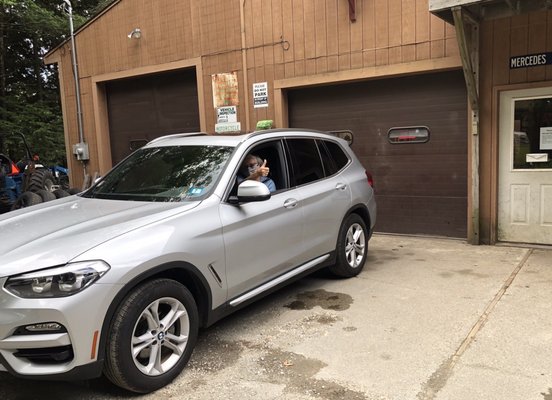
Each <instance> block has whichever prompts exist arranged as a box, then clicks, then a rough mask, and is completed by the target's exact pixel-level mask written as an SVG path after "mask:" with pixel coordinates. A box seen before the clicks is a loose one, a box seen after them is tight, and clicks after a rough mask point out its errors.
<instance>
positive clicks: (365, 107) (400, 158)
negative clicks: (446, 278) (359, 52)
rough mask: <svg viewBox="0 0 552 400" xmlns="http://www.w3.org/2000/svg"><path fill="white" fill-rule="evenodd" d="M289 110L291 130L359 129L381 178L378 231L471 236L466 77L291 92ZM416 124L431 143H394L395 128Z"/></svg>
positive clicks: (365, 157)
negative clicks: (398, 211)
mask: <svg viewBox="0 0 552 400" xmlns="http://www.w3.org/2000/svg"><path fill="white" fill-rule="evenodd" d="M288 104H289V125H290V126H291V127H294V128H311V129H320V130H343V129H350V130H352V131H353V133H354V143H353V146H352V147H353V150H354V151H355V153H356V154H357V155H358V156H359V158H360V160H361V162H362V163H363V165H364V166H365V167H366V168H367V169H368V170H369V171H371V172H372V174H373V176H374V179H375V184H376V189H375V192H376V198H377V201H378V223H377V226H376V229H377V230H378V231H381V232H395V233H423V234H436V235H444V236H452V237H466V233H467V232H466V227H467V136H468V135H467V96H466V90H465V85H464V80H463V75H462V72H461V71H451V72H444V73H434V74H427V75H416V76H410V77H403V78H395V79H386V80H374V81H365V82H357V83H354V84H344V85H335V86H320V87H315V88H307V89H298V90H294V91H290V92H288ZM416 126H425V127H428V128H429V131H430V139H429V141H428V142H427V143H420V144H404V143H401V144H391V143H389V140H388V137H387V136H388V131H389V129H391V128H398V127H416ZM413 199H415V202H412V201H413ZM391 200H392V202H391V204H390V205H387V204H386V202H387V201H391ZM401 204H402V205H401ZM447 204H448V206H447ZM397 207H402V208H403V210H401V213H403V214H404V215H400V216H397V214H396V213H395V212H394V210H395V209H396V208H397ZM419 215H426V216H429V217H427V218H426V217H418V216H419ZM395 220H398V222H397V221H395Z"/></svg>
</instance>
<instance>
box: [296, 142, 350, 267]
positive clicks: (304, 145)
mask: <svg viewBox="0 0 552 400" xmlns="http://www.w3.org/2000/svg"><path fill="white" fill-rule="evenodd" d="M286 144H287V149H288V152H289V159H290V160H291V165H292V168H291V176H290V182H291V185H292V186H296V187H297V188H298V189H299V191H300V196H301V198H302V199H303V204H302V206H303V214H304V221H305V228H304V230H303V238H302V243H303V253H302V258H303V259H304V260H310V259H313V258H315V257H318V256H320V255H323V254H325V253H328V252H330V251H332V250H334V249H335V246H336V241H337V235H338V232H339V228H340V226H341V222H342V220H343V217H344V216H345V214H346V212H347V210H348V209H349V207H350V203H351V192H350V188H349V183H348V182H347V180H346V177H345V174H343V173H342V171H341V173H340V172H339V171H337V169H338V168H337V167H336V164H335V162H334V161H333V159H331V156H330V154H329V152H328V150H327V148H326V146H325V145H324V143H323V141H321V140H315V139H313V138H288V139H286ZM322 156H323V157H322ZM347 162H348V160H347Z"/></svg>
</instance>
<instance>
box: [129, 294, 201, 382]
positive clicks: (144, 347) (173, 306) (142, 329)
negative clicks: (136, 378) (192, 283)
mask: <svg viewBox="0 0 552 400" xmlns="http://www.w3.org/2000/svg"><path fill="white" fill-rule="evenodd" d="M189 333H190V320H189V319H188V313H187V312H186V308H185V307H184V305H183V304H182V303H181V302H180V301H178V300H177V299H174V298H171V297H164V298H162V299H158V300H155V301H154V302H152V303H151V304H150V305H148V306H147V307H146V309H145V310H144V311H142V314H141V315H140V317H139V318H138V321H136V324H135V326H134V332H133V334H132V344H131V346H132V357H133V359H134V364H135V365H136V367H137V368H138V369H139V370H140V371H142V373H144V374H145V375H148V376H157V375H161V374H163V373H164V372H166V371H168V370H170V369H171V368H173V367H174V366H175V365H176V363H177V362H178V360H179V359H180V357H182V354H183V353H184V349H185V348H186V344H187V343H188V336H189Z"/></svg>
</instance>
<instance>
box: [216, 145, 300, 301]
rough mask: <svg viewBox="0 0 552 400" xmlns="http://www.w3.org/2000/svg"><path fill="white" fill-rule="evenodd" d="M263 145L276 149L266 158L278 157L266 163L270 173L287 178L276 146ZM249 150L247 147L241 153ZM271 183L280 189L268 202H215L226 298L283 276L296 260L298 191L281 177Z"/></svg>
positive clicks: (298, 216)
mask: <svg viewBox="0 0 552 400" xmlns="http://www.w3.org/2000/svg"><path fill="white" fill-rule="evenodd" d="M267 146H268V147H270V146H272V149H273V150H274V149H276V151H273V152H272V154H276V155H279V156H274V157H272V159H271V160H270V163H269V164H268V166H269V168H270V169H271V171H272V170H273V169H274V170H279V171H283V173H285V174H286V175H287V167H286V164H285V160H284V152H283V145H282V142H281V141H279V140H278V141H273V142H271V143H268V144H267V143H264V144H263V147H264V149H267ZM255 151H256V148H253V149H251V150H250V151H248V152H247V153H248V154H255ZM255 155H257V156H261V155H259V154H255ZM244 157H245V155H244ZM281 173H282V172H281ZM277 185H280V186H279V187H278V186H277V191H276V192H274V193H272V195H271V197H270V199H268V200H265V201H258V202H250V203H241V204H238V205H236V204H230V203H229V202H223V203H222V204H221V208H220V218H221V221H222V225H223V238H224V246H225V252H226V272H227V284H228V298H229V299H233V298H235V297H236V296H238V295H240V294H243V293H245V292H247V291H249V290H252V289H254V288H256V287H258V286H259V285H261V284H263V283H265V282H268V281H270V280H271V279H273V278H275V277H277V276H279V275H281V274H283V273H285V272H286V271H288V270H290V269H292V268H293V267H295V266H296V265H297V264H298V262H299V260H300V257H299V254H300V252H301V248H302V243H301V238H302V236H303V207H302V199H301V196H300V190H299V189H289V187H288V186H289V185H288V184H287V179H280V183H277ZM282 186H283V187H282Z"/></svg>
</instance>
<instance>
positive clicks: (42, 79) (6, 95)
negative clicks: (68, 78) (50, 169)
mask: <svg viewBox="0 0 552 400" xmlns="http://www.w3.org/2000/svg"><path fill="white" fill-rule="evenodd" d="M111 1H112V0H73V1H72V5H73V21H74V25H75V29H77V28H78V27H79V26H80V25H82V24H83V23H84V22H85V21H86V20H87V19H88V18H90V17H91V16H93V15H95V13H97V12H98V11H99V10H101V9H102V8H103V7H105V6H106V5H107V4H108V3H110V2H111ZM68 37H69V18H68V15H67V14H66V12H65V11H64V7H63V1H62V0H59V1H55V0H54V1H52V0H0V133H2V134H3V135H6V136H5V139H4V143H3V145H4V146H3V148H2V149H0V152H5V153H6V152H7V153H8V154H9V156H10V157H11V158H13V159H20V158H21V157H22V156H23V153H22V147H21V145H20V142H21V140H20V138H18V136H17V135H13V134H14V133H23V134H24V135H25V136H26V137H27V141H28V142H29V144H30V146H31V148H32V149H33V151H34V152H36V153H38V154H39V155H40V157H41V160H42V161H43V162H44V163H45V164H65V163H66V155H65V145H64V136H63V123H62V115H61V107H60V100H59V95H60V94H59V81H58V76H57V71H56V67H55V66H52V65H44V62H43V58H44V55H45V54H46V53H47V52H48V51H49V50H50V49H52V48H53V47H55V46H56V45H58V44H59V43H61V42H62V41H63V40H65V39H66V38H68ZM0 145H2V143H0Z"/></svg>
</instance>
